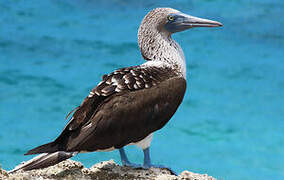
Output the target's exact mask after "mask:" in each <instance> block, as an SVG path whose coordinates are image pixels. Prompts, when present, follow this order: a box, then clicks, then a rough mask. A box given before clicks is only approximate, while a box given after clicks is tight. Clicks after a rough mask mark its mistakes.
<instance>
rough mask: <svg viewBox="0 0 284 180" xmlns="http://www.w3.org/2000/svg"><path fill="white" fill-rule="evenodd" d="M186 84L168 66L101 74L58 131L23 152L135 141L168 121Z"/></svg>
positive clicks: (91, 148) (87, 148) (84, 148)
mask: <svg viewBox="0 0 284 180" xmlns="http://www.w3.org/2000/svg"><path fill="white" fill-rule="evenodd" d="M185 88H186V81H185V80H184V79H183V78H180V77H176V73H175V72H174V71H171V69H169V68H157V67H148V68H141V67H140V66H135V67H129V68H123V69H119V70H116V71H114V72H113V73H111V74H109V75H104V76H103V78H102V81H101V82H100V83H99V85H98V86H97V87H95V88H94V89H93V90H92V91H91V93H90V95H89V96H88V97H86V98H85V100H84V101H83V103H82V104H81V105H80V106H79V107H78V108H77V110H76V111H75V112H74V115H73V116H72V118H71V120H70V122H69V123H68V124H67V126H66V127H65V128H64V130H63V132H62V133H61V135H60V136H59V137H58V138H57V139H56V140H55V141H54V142H52V143H48V144H47V145H42V146H39V147H38V148H35V149H32V150H30V151H29V152H28V153H27V155H28V154H36V153H47V152H48V153H52V152H56V151H66V152H75V151H79V152H80V151H96V150H103V149H108V148H111V147H114V148H116V149H117V148H121V147H123V146H125V145H127V144H130V143H135V142H138V141H140V140H142V139H144V138H145V137H146V136H147V135H149V134H150V133H152V132H154V131H156V130H158V129H160V128H162V127H163V126H164V125H165V124H166V123H167V122H168V121H169V119H170V118H171V117H172V115H173V114H174V113H175V111H176V109H177V107H178V106H179V104H180V103H181V101H182V99H183V96H184V93H185ZM141 97H143V98H142V100H141ZM141 127H143V128H141Z"/></svg>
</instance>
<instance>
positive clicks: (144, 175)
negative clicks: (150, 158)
mask: <svg viewBox="0 0 284 180" xmlns="http://www.w3.org/2000/svg"><path fill="white" fill-rule="evenodd" d="M0 179H1V180H2V179H13V180H17V179H21V180H30V179H32V180H35V179H50V180H51V179H52V180H57V179H68V180H69V179H70V180H71V179H72V180H73V179H74V180H75V179H98V180H100V179H103V180H104V179H119V180H123V179H159V180H167V179H172V180H173V179H175V180H179V179H188V180H216V179H215V178H213V177H211V176H208V175H207V174H197V173H192V172H189V171H183V172H182V173H181V174H179V175H178V176H175V175H172V174H171V172H170V171H169V170H167V169H160V168H151V169H149V170H145V169H132V168H129V167H123V166H119V165H117V164H116V163H115V162H114V161H113V160H110V161H104V162H101V163H98V164H95V165H93V166H92V167H91V168H85V167H84V166H83V165H82V164H81V163H80V162H77V161H72V160H66V161H63V162H61V163H59V164H57V165H55V166H51V167H48V168H45V169H39V170H32V171H26V172H23V171H18V172H15V173H7V172H6V171H5V170H3V169H2V168H1V167H0Z"/></svg>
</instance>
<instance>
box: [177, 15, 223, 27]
mask: <svg viewBox="0 0 284 180" xmlns="http://www.w3.org/2000/svg"><path fill="white" fill-rule="evenodd" d="M183 17H184V18H183V21H182V22H181V25H182V26H185V27H187V28H193V27H220V26H223V24H222V23H220V22H218V21H212V20H209V19H202V18H198V17H194V16H190V15H187V14H183Z"/></svg>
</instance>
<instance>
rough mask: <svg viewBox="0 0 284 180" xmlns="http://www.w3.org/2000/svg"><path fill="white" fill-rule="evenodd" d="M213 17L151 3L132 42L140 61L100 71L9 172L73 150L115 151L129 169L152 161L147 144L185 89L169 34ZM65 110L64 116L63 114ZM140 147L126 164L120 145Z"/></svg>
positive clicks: (182, 65) (181, 62) (181, 59)
mask: <svg viewBox="0 0 284 180" xmlns="http://www.w3.org/2000/svg"><path fill="white" fill-rule="evenodd" d="M220 26H222V24H221V23H220V22H218V21H213V20H208V19H202V18H198V17H194V16H191V15H188V14H185V13H182V12H181V11H178V10H176V9H173V8H155V9H153V10H151V11H150V12H149V13H147V14H146V16H145V17H144V18H143V20H142V22H141V25H140V27H139V29H138V46H139V48H140V51H141V55H142V57H143V59H144V60H146V62H145V63H143V64H141V65H137V66H131V67H125V68H120V69H117V70H115V71H113V72H111V73H109V74H105V75H103V76H102V80H101V81H100V82H99V83H98V85H97V86H96V87H94V88H93V89H92V90H91V91H90V93H89V94H88V95H87V97H86V98H85V99H84V100H83V102H82V103H81V104H80V105H79V106H78V107H77V108H75V109H74V110H73V111H72V112H71V113H69V115H70V116H71V117H70V118H69V121H68V123H67V125H66V126H65V127H64V129H63V130H62V132H61V134H60V135H59V136H58V137H57V138H56V139H55V140H54V141H52V142H50V143H47V144H44V145H41V146H38V147H36V148H34V149H31V150H29V151H28V152H27V153H26V154H25V155H32V154H40V155H38V156H36V157H34V158H33V159H31V160H29V161H27V162H24V163H22V164H20V165H18V166H16V167H15V168H14V169H13V170H12V171H10V172H15V171H18V170H24V171H28V170H32V169H40V168H45V167H48V166H52V165H55V164H57V163H59V162H61V161H63V160H66V159H69V158H71V157H73V156H75V155H77V154H78V153H84V152H95V151H113V150H118V151H119V154H120V158H121V163H122V165H124V166H129V167H133V168H137V167H142V168H146V169H147V168H151V167H161V166H160V165H155V164H152V162H151V158H150V145H151V141H152V138H153V134H154V132H155V131H157V130H159V129H161V128H162V127H164V126H165V125H166V124H167V122H168V121H169V120H170V119H171V118H172V116H173V115H174V114H175V112H176V110H177V109H178V107H179V106H180V104H181V102H182V100H183V98H184V94H185V91H186V62H185V56H184V53H183V50H182V48H181V47H180V45H179V44H178V43H177V42H176V41H175V40H173V39H172V34H174V33H177V32H181V31H185V30H188V29H191V28H195V27H220ZM69 115H68V116H69ZM127 145H137V146H138V147H139V148H141V149H142V150H143V153H144V161H143V164H141V165H139V164H134V163H131V162H130V161H129V159H128V157H127V155H126V152H125V150H124V147H125V146H127Z"/></svg>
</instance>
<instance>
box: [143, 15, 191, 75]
mask: <svg viewBox="0 0 284 180" xmlns="http://www.w3.org/2000/svg"><path fill="white" fill-rule="evenodd" d="M145 18H147V16H146V17H145ZM145 18H144V19H143V21H142V23H141V25H140V27H139V30H138V45H139V47H140V50H141V54H142V56H143V58H144V59H145V60H147V61H159V62H162V63H163V64H164V65H165V64H166V65H167V66H171V67H172V68H173V69H175V70H178V71H180V73H181V74H182V76H183V77H184V78H186V65H185V58H184V54H183V51H182V49H181V47H180V46H179V44H178V43H177V42H176V41H174V40H173V39H172V38H171V34H170V33H169V32H167V31H166V30H165V29H163V28H161V27H159V24H158V23H153V20H152V21H149V19H146V20H145ZM150 64H151V63H150Z"/></svg>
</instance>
